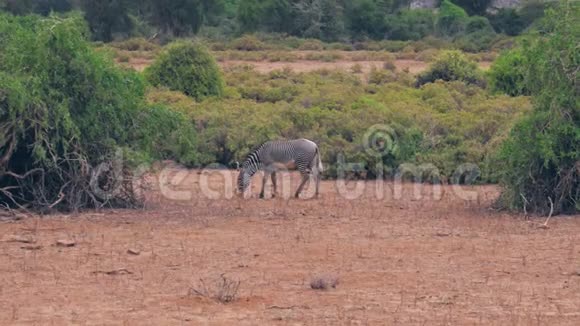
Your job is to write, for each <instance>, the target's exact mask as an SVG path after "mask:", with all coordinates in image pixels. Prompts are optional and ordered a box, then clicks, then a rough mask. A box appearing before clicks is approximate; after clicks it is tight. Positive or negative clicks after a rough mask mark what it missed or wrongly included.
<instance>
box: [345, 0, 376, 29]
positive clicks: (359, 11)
mask: <svg viewBox="0 0 580 326" xmlns="http://www.w3.org/2000/svg"><path fill="white" fill-rule="evenodd" d="M384 15H385V13H384V12H380V11H379V6H378V5H377V3H376V2H375V1H374V0H357V1H353V2H352V3H351V5H350V6H349V8H348V15H347V17H348V19H349V28H350V32H351V33H352V36H353V38H359V37H361V36H369V37H371V38H383V34H384V31H385V21H384Z"/></svg>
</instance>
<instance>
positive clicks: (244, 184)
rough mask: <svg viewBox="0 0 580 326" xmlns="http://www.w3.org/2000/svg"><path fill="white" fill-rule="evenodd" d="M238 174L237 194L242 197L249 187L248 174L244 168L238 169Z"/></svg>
mask: <svg viewBox="0 0 580 326" xmlns="http://www.w3.org/2000/svg"><path fill="white" fill-rule="evenodd" d="M239 171H240V174H239V175H238V194H240V195H243V194H244V192H245V191H246V189H248V186H249V185H250V174H249V173H248V172H247V171H246V169H245V168H243V167H242V168H240V169H239Z"/></svg>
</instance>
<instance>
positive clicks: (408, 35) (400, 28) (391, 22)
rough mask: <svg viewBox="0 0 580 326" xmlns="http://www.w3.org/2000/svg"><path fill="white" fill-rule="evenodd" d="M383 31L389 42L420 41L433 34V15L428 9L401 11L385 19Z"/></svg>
mask: <svg viewBox="0 0 580 326" xmlns="http://www.w3.org/2000/svg"><path fill="white" fill-rule="evenodd" d="M385 25H386V26H385V29H386V34H387V35H388V38H389V39H391V40H403V41H406V40H420V39H422V38H424V37H426V36H427V35H431V34H432V33H433V29H434V28H435V14H434V13H433V11H432V10H429V9H414V10H401V11H400V12H398V13H397V14H395V15H387V16H386V17H385Z"/></svg>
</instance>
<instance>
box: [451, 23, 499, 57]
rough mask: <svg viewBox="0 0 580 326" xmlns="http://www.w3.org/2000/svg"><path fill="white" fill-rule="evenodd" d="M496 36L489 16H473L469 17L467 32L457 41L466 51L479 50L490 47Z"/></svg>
mask: <svg viewBox="0 0 580 326" xmlns="http://www.w3.org/2000/svg"><path fill="white" fill-rule="evenodd" d="M495 38H496V34H495V31H494V30H493V27H492V26H491V24H490V23H489V20H487V18H485V17H481V16H472V17H469V18H468V19H467V23H466V25H465V32H464V34H463V35H461V36H460V37H459V38H458V39H457V41H456V43H457V44H458V45H459V47H460V48H461V49H462V50H464V51H469V52H477V51H482V50H486V49H489V46H490V45H491V43H492V42H493V41H494V40H495Z"/></svg>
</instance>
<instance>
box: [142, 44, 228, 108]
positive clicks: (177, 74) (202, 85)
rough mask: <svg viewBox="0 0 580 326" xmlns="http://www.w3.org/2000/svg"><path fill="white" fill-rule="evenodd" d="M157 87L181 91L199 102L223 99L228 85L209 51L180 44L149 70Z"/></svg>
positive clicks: (152, 82) (147, 72)
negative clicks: (214, 98)
mask: <svg viewBox="0 0 580 326" xmlns="http://www.w3.org/2000/svg"><path fill="white" fill-rule="evenodd" d="M145 76H146V77H147V79H148V80H149V82H151V84H153V85H155V86H164V87H167V88H169V89H170V90H173V91H181V92H183V93H184V94H186V95H188V96H191V97H193V98H195V99H197V100H201V99H204V98H206V97H209V96H218V97H219V96H221V95H222V94H223V91H224V82H223V79H222V76H221V72H220V69H219V67H218V65H217V64H216V62H215V60H214V58H213V57H212V56H211V55H210V54H209V52H208V51H207V49H206V48H204V47H203V46H202V45H200V44H197V43H191V42H177V43H174V44H171V45H169V46H167V48H166V49H165V50H164V52H163V53H162V54H161V55H160V56H159V57H158V58H157V59H156V60H155V62H154V63H153V64H152V65H151V66H149V67H148V68H147V69H146V70H145Z"/></svg>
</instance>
